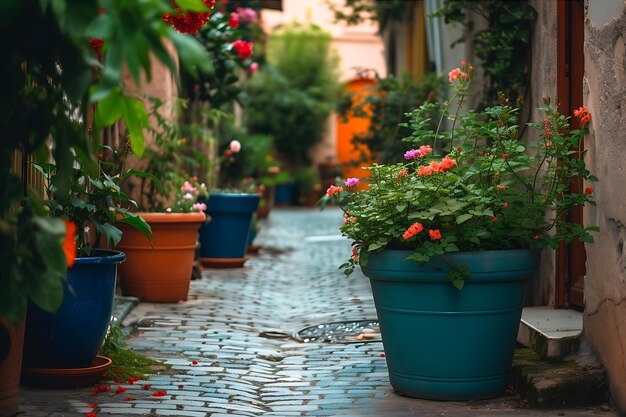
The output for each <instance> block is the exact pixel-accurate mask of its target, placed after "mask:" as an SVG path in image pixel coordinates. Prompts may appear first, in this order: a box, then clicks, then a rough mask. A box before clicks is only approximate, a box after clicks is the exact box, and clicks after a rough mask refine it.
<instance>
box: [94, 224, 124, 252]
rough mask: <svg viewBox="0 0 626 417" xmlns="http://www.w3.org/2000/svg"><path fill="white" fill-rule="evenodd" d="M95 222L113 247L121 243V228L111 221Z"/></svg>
mask: <svg viewBox="0 0 626 417" xmlns="http://www.w3.org/2000/svg"><path fill="white" fill-rule="evenodd" d="M93 223H94V225H95V226H96V229H97V230H98V231H99V232H100V233H102V235H104V237H105V238H106V240H107V243H109V244H110V245H111V246H112V247H115V246H117V244H118V243H120V240H121V239H122V231H121V230H120V229H118V228H117V227H115V226H113V225H112V224H111V223H100V222H93Z"/></svg>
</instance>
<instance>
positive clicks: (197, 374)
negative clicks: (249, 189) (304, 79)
mask: <svg viewBox="0 0 626 417" xmlns="http://www.w3.org/2000/svg"><path fill="white" fill-rule="evenodd" d="M341 221H342V218H341V213H340V211H339V210H337V209H335V208H332V207H331V208H327V209H325V210H324V211H322V212H320V211H319V210H316V209H275V210H274V212H273V213H272V215H271V216H270V218H269V220H268V221H267V222H266V223H264V224H263V227H262V230H261V234H260V235H259V238H258V239H257V242H258V243H261V244H262V249H261V250H260V252H259V254H258V255H254V256H251V259H250V260H249V261H248V262H247V263H246V266H245V267H244V268H240V269H208V270H204V271H203V272H202V279H200V280H195V281H192V284H191V291H190V297H189V300H188V301H186V302H182V301H181V302H179V303H174V304H152V303H140V304H139V305H138V306H137V307H136V308H135V309H134V310H132V312H131V313H130V315H129V316H127V317H126V318H125V320H124V325H125V326H131V327H136V328H135V329H134V332H133V334H132V336H131V337H130V339H129V344H130V346H132V348H133V349H134V350H136V351H137V352H140V353H141V354H144V355H147V356H150V357H153V358H157V359H160V360H163V361H165V362H166V363H168V364H170V365H172V368H171V369H170V370H168V371H167V372H166V373H164V374H157V375H151V376H150V377H149V378H148V380H145V381H140V382H137V383H135V384H126V385H124V384H122V385H121V386H123V387H124V388H125V391H124V392H123V393H118V394H115V393H113V394H111V393H108V392H107V393H101V394H98V395H95V396H90V395H89V393H90V392H91V391H92V388H90V387H85V388H79V389H78V388H77V389H69V390H68V389H63V390H50V389H38V388H28V387H23V388H22V395H21V405H20V410H21V411H22V412H21V413H20V414H19V415H20V416H23V417H61V416H65V417H78V416H85V415H86V414H87V413H90V412H94V413H96V414H97V415H98V416H103V415H118V416H131V415H145V416H188V417H227V416H240V417H241V416H284V417H286V416H378V417H396V416H397V417H400V416H402V417H407V416H509V415H515V416H556V415H559V416H571V417H577V416H580V417H582V416H590V415H601V416H607V417H611V416H614V414H613V413H612V412H609V411H603V410H601V409H600V408H594V409H581V410H571V409H567V410H550V411H540V410H528V409H523V408H520V407H519V405H520V404H521V402H520V399H519V398H517V397H515V396H503V397H501V398H497V399H494V400H488V401H473V402H437V401H425V400H417V399H410V398H406V397H401V396H399V395H397V394H395V393H394V392H393V390H392V388H391V386H390V385H389V381H388V376H387V369H386V364H385V357H384V351H383V346H382V343H381V342H380V340H377V339H374V340H372V341H369V340H365V341H351V342H350V343H301V342H298V341H296V340H294V339H293V338H292V334H293V332H295V331H298V330H299V329H302V328H305V327H308V326H317V325H320V324H324V323H332V322H339V321H361V320H375V319H376V312H375V309H374V305H373V301H372V298H371V293H370V289H369V284H368V281H367V279H366V278H365V277H363V276H362V275H361V274H360V273H359V272H355V273H354V274H353V275H352V276H350V277H348V278H346V277H344V276H343V273H342V272H341V271H340V270H338V269H337V266H338V265H339V264H340V263H342V262H343V261H344V258H346V257H347V256H348V255H349V253H350V248H349V242H348V241H347V240H345V239H343V238H341V237H340V236H339V233H338V230H337V227H338V226H339V225H340V223H341ZM410 331H411V329H407V332H410ZM147 384H148V385H147ZM115 386H118V384H115V385H112V387H115ZM157 391H164V392H165V393H164V394H163V395H161V396H154V395H153V394H154V393H155V392H157ZM111 392H114V390H113V389H112V390H111ZM128 398H133V400H128ZM90 404H96V405H97V406H96V407H95V408H88V405H90Z"/></svg>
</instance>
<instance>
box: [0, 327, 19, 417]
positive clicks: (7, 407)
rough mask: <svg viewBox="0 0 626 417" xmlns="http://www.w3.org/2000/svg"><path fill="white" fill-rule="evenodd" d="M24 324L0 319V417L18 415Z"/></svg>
mask: <svg viewBox="0 0 626 417" xmlns="http://www.w3.org/2000/svg"><path fill="white" fill-rule="evenodd" d="M24 323H25V320H22V321H21V323H20V324H18V325H17V326H13V325H12V324H10V323H8V322H7V321H6V320H4V319H3V318H2V317H0V417H9V416H13V415H15V414H17V411H18V405H19V402H20V370H21V369H22V350H23V349H22V348H23V344H24Z"/></svg>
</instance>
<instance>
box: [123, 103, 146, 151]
mask: <svg viewBox="0 0 626 417" xmlns="http://www.w3.org/2000/svg"><path fill="white" fill-rule="evenodd" d="M124 104H125V105H124V110H123V114H124V121H125V122H126V127H127V128H128V132H129V133H130V145H131V149H132V151H133V153H134V154H135V155H137V157H138V158H141V157H142V156H143V152H144V149H145V144H144V137H143V129H144V128H147V127H149V126H150V121H149V120H148V112H147V111H146V107H145V106H144V104H143V103H142V102H141V101H139V100H137V99H133V98H130V97H126V100H125V102H124Z"/></svg>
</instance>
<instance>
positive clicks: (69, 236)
mask: <svg viewBox="0 0 626 417" xmlns="http://www.w3.org/2000/svg"><path fill="white" fill-rule="evenodd" d="M63 221H64V222H65V240H64V241H63V251H64V252H65V258H66V259H67V267H68V268H71V267H72V266H73V265H74V260H75V259H76V239H75V237H76V224H75V223H74V222H71V221H69V220H63Z"/></svg>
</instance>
